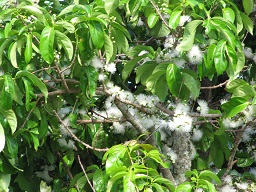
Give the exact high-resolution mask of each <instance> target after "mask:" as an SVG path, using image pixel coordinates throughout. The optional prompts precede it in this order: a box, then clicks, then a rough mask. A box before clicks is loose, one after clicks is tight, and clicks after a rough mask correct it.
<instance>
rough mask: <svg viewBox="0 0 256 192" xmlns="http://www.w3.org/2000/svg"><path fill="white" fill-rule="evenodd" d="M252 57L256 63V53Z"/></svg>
mask: <svg viewBox="0 0 256 192" xmlns="http://www.w3.org/2000/svg"><path fill="white" fill-rule="evenodd" d="M252 59H253V61H254V63H256V55H254V56H253V58H252Z"/></svg>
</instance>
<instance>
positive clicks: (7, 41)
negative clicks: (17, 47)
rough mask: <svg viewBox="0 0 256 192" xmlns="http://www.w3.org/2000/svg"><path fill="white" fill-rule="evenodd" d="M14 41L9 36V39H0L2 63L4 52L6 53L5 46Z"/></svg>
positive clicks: (0, 60) (0, 58)
mask: <svg viewBox="0 0 256 192" xmlns="http://www.w3.org/2000/svg"><path fill="white" fill-rule="evenodd" d="M11 41H12V39H11V38H8V39H0V44H1V45H0V65H1V64H2V62H3V60H2V59H3V53H4V50H5V48H6V47H7V46H8V45H9V43H10V42H11Z"/></svg>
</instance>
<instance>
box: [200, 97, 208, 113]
mask: <svg viewBox="0 0 256 192" xmlns="http://www.w3.org/2000/svg"><path fill="white" fill-rule="evenodd" d="M197 103H198V105H199V106H198V107H197V110H198V111H200V114H201V115H206V114H208V112H209V107H208V104H207V102H206V101H204V100H197Z"/></svg>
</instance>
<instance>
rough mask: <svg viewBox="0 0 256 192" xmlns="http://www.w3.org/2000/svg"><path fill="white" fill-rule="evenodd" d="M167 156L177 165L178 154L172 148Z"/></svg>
mask: <svg viewBox="0 0 256 192" xmlns="http://www.w3.org/2000/svg"><path fill="white" fill-rule="evenodd" d="M166 155H167V157H169V158H170V159H171V160H172V162H173V163H175V161H176V160H177V158H178V156H177V154H176V153H175V152H174V151H173V150H172V149H171V148H169V149H168V152H167V154H166Z"/></svg>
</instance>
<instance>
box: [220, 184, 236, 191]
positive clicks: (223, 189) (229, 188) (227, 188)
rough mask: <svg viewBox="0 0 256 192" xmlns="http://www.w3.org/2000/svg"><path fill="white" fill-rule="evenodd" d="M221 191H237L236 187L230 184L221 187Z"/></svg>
mask: <svg viewBox="0 0 256 192" xmlns="http://www.w3.org/2000/svg"><path fill="white" fill-rule="evenodd" d="M221 192H236V189H235V188H233V187H231V186H229V185H225V186H223V187H222V188H221Z"/></svg>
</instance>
